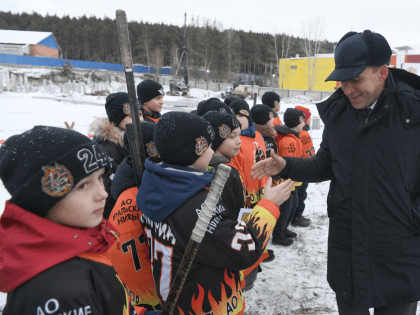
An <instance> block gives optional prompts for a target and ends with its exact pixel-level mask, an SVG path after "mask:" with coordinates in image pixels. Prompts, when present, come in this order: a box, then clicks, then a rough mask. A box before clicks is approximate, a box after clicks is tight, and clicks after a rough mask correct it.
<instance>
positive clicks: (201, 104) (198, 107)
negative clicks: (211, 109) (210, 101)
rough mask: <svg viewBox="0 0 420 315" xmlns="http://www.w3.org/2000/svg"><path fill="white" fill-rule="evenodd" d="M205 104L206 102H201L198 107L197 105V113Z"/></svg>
mask: <svg viewBox="0 0 420 315" xmlns="http://www.w3.org/2000/svg"><path fill="white" fill-rule="evenodd" d="M205 102H206V100H204V101H201V102H200V103H198V105H197V113H198V111H199V110H200V108H201V106H203V104H204V103H205Z"/></svg>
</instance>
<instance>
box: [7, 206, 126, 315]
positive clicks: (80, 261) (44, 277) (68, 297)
mask: <svg viewBox="0 0 420 315" xmlns="http://www.w3.org/2000/svg"><path fill="white" fill-rule="evenodd" d="M116 235H117V232H116V229H115V228H114V227H113V226H112V224H110V223H109V222H108V221H107V220H103V221H102V223H101V224H100V225H98V226H97V227H94V228H86V229H77V228H73V227H69V226H64V225H60V224H58V223H55V222H53V221H50V220H47V219H45V218H42V217H40V216H38V215H35V214H33V213H31V212H29V211H26V210H24V209H22V208H20V207H18V206H17V205H14V204H12V203H10V202H9V201H8V202H6V208H5V210H4V212H3V214H2V216H1V219H0V251H1V259H2V262H1V265H0V279H1V280H0V291H1V292H7V293H8V295H7V303H6V306H5V308H4V310H3V314H4V315H14V314H19V315H20V314H34V315H35V314H36V315H49V314H54V315H56V314H57V315H58V314H77V315H88V314H92V315H93V314H101V315H132V314H133V311H134V310H133V308H132V306H131V304H130V302H129V298H128V295H127V294H126V292H125V290H124V287H123V285H122V283H121V281H120V279H119V278H118V276H117V273H116V271H115V269H114V268H113V267H112V264H111V261H110V258H109V255H108V251H109V249H110V247H111V246H112V245H113V244H116V242H115V240H116ZM22 257H24V259H22Z"/></svg>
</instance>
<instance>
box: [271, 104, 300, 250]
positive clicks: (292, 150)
mask: <svg viewBox="0 0 420 315" xmlns="http://www.w3.org/2000/svg"><path fill="white" fill-rule="evenodd" d="M304 125H305V114H304V113H303V112H302V111H300V110H298V109H296V108H288V109H286V111H285V113H284V125H281V126H276V127H275V128H276V130H277V132H279V134H281V135H282V137H281V138H278V139H280V140H279V141H278V142H277V149H278V154H279V156H282V157H284V156H291V157H297V158H301V157H302V143H301V141H300V139H299V133H300V132H301V131H302V128H303V126H304ZM301 185H302V183H301V182H297V183H294V186H295V187H294V190H293V192H292V195H291V196H290V199H289V200H287V201H286V202H285V203H284V204H283V205H282V208H281V210H282V211H281V215H280V218H279V220H278V221H277V224H276V227H275V228H274V231H273V239H272V243H273V244H275V245H283V246H290V245H292V244H293V240H292V239H291V237H295V236H296V233H293V232H292V233H293V234H292V235H291V233H290V232H291V231H289V230H288V229H287V227H288V226H289V224H290V222H291V221H292V219H293V217H294V213H295V211H296V208H297V205H298V194H297V189H298V188H299V187H300V186H301Z"/></svg>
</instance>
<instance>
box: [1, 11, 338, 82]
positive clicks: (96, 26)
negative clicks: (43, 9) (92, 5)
mask: <svg viewBox="0 0 420 315" xmlns="http://www.w3.org/2000/svg"><path fill="white" fill-rule="evenodd" d="M182 18H183V17H182V16H180V20H182ZM222 23H223V22H222V21H218V20H216V19H214V20H211V19H207V18H199V17H189V19H188V20H187V53H188V65H189V67H190V68H192V69H200V70H201V71H199V72H201V73H202V74H204V75H205V73H206V70H210V71H211V72H214V73H216V72H218V73H223V75H224V76H226V75H230V73H247V74H255V75H263V76H271V74H272V73H274V72H275V71H276V66H277V65H278V59H277V58H281V57H284V58H287V57H291V56H295V55H296V54H299V55H300V56H305V49H304V48H303V46H302V45H301V41H302V40H303V39H301V38H299V37H293V36H289V35H287V34H275V35H274V34H269V33H255V32H251V31H250V32H245V31H242V30H234V29H226V28H224V27H223V25H222ZM297 27H299V26H297ZM128 28H129V32H130V42H131V50H132V55H133V62H134V63H136V64H144V65H150V66H155V67H162V66H171V67H173V69H176V67H177V65H178V63H179V61H180V57H181V54H182V46H183V34H184V27H183V26H182V27H180V26H176V25H166V24H163V23H162V24H157V23H156V24H151V23H147V22H129V24H128ZM0 29H8V30H26V31H44V32H52V33H53V34H54V36H55V38H56V40H57V42H58V44H59V46H60V48H61V58H64V59H77V60H89V61H101V62H110V63H121V57H120V48H119V41H118V32H117V27H116V22H115V19H110V18H107V17H105V18H103V19H102V18H97V17H94V16H91V17H86V16H82V17H79V18H70V17H69V16H64V17H57V16H55V15H54V16H50V15H47V16H42V15H40V14H38V13H35V12H34V13H32V14H27V13H22V14H13V13H11V12H2V11H0ZM333 49H334V43H331V42H328V41H323V42H322V43H321V49H320V50H319V53H332V52H333Z"/></svg>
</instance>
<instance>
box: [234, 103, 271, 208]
mask: <svg viewBox="0 0 420 315" xmlns="http://www.w3.org/2000/svg"><path fill="white" fill-rule="evenodd" d="M230 108H232V110H233V111H234V113H235V117H236V118H237V119H238V120H239V122H240V123H241V141H242V145H241V149H240V150H239V153H238V155H237V156H236V157H234V158H233V159H232V163H233V164H234V165H235V168H236V169H237V170H238V171H239V173H241V175H242V178H243V180H244V182H245V187H246V190H247V192H248V195H247V204H248V205H250V207H251V208H253V207H254V206H255V205H256V204H257V203H258V201H260V200H261V199H262V197H263V194H264V186H265V184H266V183H267V177H265V178H263V179H261V180H258V179H253V178H252V177H251V175H250V174H251V167H252V165H254V164H255V163H257V162H259V161H261V160H264V159H265V158H266V152H265V142H264V139H263V137H262V136H261V134H260V133H259V132H258V131H255V126H254V123H253V122H252V120H251V116H250V111H249V105H248V103H247V102H246V101H244V100H242V99H237V100H234V101H233V102H232V103H231V104H230Z"/></svg>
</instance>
